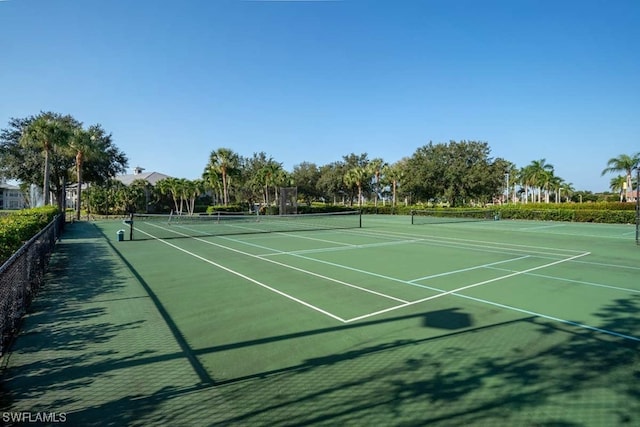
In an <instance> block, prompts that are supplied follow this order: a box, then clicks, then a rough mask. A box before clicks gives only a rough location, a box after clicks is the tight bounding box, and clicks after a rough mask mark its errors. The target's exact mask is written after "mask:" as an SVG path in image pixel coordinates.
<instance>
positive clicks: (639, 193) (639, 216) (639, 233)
mask: <svg viewBox="0 0 640 427" xmlns="http://www.w3.org/2000/svg"><path fill="white" fill-rule="evenodd" d="M636 173H637V177H636V245H640V165H638V167H636Z"/></svg>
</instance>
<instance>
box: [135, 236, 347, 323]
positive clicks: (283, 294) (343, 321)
mask: <svg viewBox="0 0 640 427" xmlns="http://www.w3.org/2000/svg"><path fill="white" fill-rule="evenodd" d="M138 232H140V233H144V234H146V235H147V236H150V237H152V238H154V239H155V240H157V241H159V242H162V243H164V244H165V245H168V246H171V247H172V248H174V249H177V250H179V251H181V252H184V253H185V254H187V255H191V256H192V257H194V258H197V259H199V260H201V261H204V262H206V263H208V264H211V265H213V266H215V267H218V268H219V269H221V270H224V271H226V272H228V273H231V274H234V275H236V276H238V277H241V278H243V279H245V280H247V281H249V282H251V283H254V284H256V285H258V286H261V287H263V288H265V289H268V290H269V291H271V292H275V293H276V294H278V295H281V296H283V297H285V298H288V299H290V300H292V301H295V302H297V303H298V304H302V305H304V306H305V307H308V308H310V309H312V310H315V311H317V312H319V313H322V314H324V315H325V316H329V317H331V318H333V319H336V320H338V321H340V322H342V323H345V320H344V319H343V318H341V317H339V316H336V315H335V314H333V313H329V312H328V311H326V310H323V309H321V308H320V307H316V306H315V305H313V304H309V303H308V302H306V301H303V300H301V299H299V298H296V297H294V296H292V295H289V294H287V293H285V292H282V291H279V290H278V289H275V288H272V287H271V286H269V285H266V284H264V283H262V282H259V281H257V280H256V279H253V278H251V277H249V276H247V275H246V274H242V273H240V272H238V271H235V270H233V269H231V268H228V267H225V266H224V265H221V264H218V263H217V262H214V261H211V260H210V259H207V258H204V257H202V256H200V255H198V254H195V253H193V252H191V251H188V250H186V249H183V248H181V247H179V246H176V245H174V244H173V243H169V242H167V241H166V240H163V239H158V238H157V237H155V236H154V235H152V234H149V233H146V232H144V231H141V230H138Z"/></svg>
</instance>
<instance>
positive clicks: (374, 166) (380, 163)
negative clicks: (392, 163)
mask: <svg viewBox="0 0 640 427" xmlns="http://www.w3.org/2000/svg"><path fill="white" fill-rule="evenodd" d="M387 166H388V165H387V164H386V163H385V161H384V160H382V159H379V158H376V159H373V160H371V162H369V167H370V170H371V172H373V177H374V179H375V183H376V186H375V190H374V194H375V196H374V200H375V203H374V204H375V206H376V207H377V206H378V195H379V194H380V177H381V176H382V173H383V171H384V170H385V168H386V167H387Z"/></svg>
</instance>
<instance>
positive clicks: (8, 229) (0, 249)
mask: <svg viewBox="0 0 640 427" xmlns="http://www.w3.org/2000/svg"><path fill="white" fill-rule="evenodd" d="M57 213H58V209H57V208H56V207H54V206H45V207H41V208H33V209H23V210H20V211H16V212H12V213H9V214H5V215H2V216H0V265H1V264H3V263H4V262H5V261H6V260H7V259H9V257H11V255H13V253H14V252H16V251H17V250H18V249H20V247H21V246H22V245H23V244H24V243H25V242H27V241H28V240H29V239H31V238H32V237H33V236H35V235H36V234H38V232H39V231H40V230H42V229H43V228H44V227H46V226H47V225H48V224H49V223H50V222H51V221H52V220H53V218H54V217H55V216H56V214H57Z"/></svg>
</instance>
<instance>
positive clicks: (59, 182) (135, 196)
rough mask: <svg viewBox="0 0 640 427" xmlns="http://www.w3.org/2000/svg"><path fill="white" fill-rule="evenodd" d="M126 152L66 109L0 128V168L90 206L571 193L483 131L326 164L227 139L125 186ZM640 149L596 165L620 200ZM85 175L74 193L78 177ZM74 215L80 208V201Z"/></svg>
mask: <svg viewBox="0 0 640 427" xmlns="http://www.w3.org/2000/svg"><path fill="white" fill-rule="evenodd" d="M127 163H128V160H127V157H126V155H125V154H124V153H123V152H122V151H120V150H119V149H118V148H117V147H116V146H115V144H114V143H113V138H112V135H111V134H110V133H107V132H106V131H105V130H104V129H103V128H102V127H101V126H100V125H99V124H96V125H91V126H88V127H85V126H84V125H83V124H82V123H80V122H79V121H77V120H75V119H74V118H73V117H71V116H69V115H67V116H63V115H60V114H57V113H52V112H42V113H40V114H39V115H37V116H30V117H26V118H22V119H19V118H14V119H11V120H10V121H9V126H8V127H7V128H5V129H3V130H1V131H0V176H3V177H5V178H9V179H16V180H18V181H20V182H21V183H22V184H23V185H29V184H35V185H42V191H43V194H44V197H45V204H47V203H48V202H49V201H48V197H49V194H53V195H54V197H55V199H56V203H57V204H58V206H59V207H60V208H63V207H64V193H65V188H66V186H68V185H69V184H75V186H76V187H77V189H78V190H77V191H78V192H79V193H80V194H78V196H79V199H78V200H82V202H83V203H84V205H85V206H86V207H87V208H89V209H91V210H93V211H94V212H97V211H102V212H107V213H108V212H129V211H143V212H147V211H157V210H166V209H172V210H174V211H177V212H185V213H193V212H194V211H195V210H196V204H197V203H198V201H200V204H203V203H204V204H209V205H219V206H229V205H242V206H254V205H256V204H260V205H263V206H270V205H277V203H278V198H279V191H278V190H279V188H281V187H294V186H295V187H297V194H298V199H299V200H300V201H301V202H304V203H306V204H311V203H313V202H323V203H331V204H343V205H349V206H362V204H364V203H368V204H373V205H374V206H378V204H380V203H382V204H390V205H393V206H395V205H396V204H398V203H406V204H419V203H424V204H427V203H430V204H442V203H446V204H448V205H449V206H468V205H485V204H487V203H506V202H510V203H513V202H522V203H529V202H547V203H550V202H562V201H569V200H570V199H571V197H572V196H573V195H574V194H576V193H577V192H576V190H575V189H574V188H573V184H571V183H570V182H567V181H565V180H564V179H563V178H561V177H559V176H558V175H557V174H556V173H555V170H554V166H553V165H552V164H550V163H547V161H546V159H539V160H534V161H532V162H531V163H530V164H529V165H526V166H524V167H521V168H517V167H516V165H515V164H513V163H512V162H509V161H508V160H505V159H502V158H493V157H492V156H491V149H490V147H489V145H488V143H486V142H482V141H449V142H448V143H437V144H436V143H433V142H429V143H428V144H426V145H424V146H422V147H419V148H417V149H416V150H415V152H414V153H413V154H412V155H411V156H408V157H404V158H402V159H401V160H399V161H397V162H394V163H388V162H386V161H385V160H384V159H381V158H369V156H368V154H367V153H361V154H355V153H351V154H347V155H343V156H342V158H341V159H339V160H336V161H334V162H331V163H329V164H325V165H317V164H315V163H313V162H302V163H300V164H298V165H295V166H294V167H293V170H292V171H286V170H284V167H283V165H282V163H280V162H278V161H276V160H275V159H273V158H272V157H271V156H269V155H268V154H267V153H265V152H260V153H253V155H251V156H248V157H245V156H243V155H241V154H239V153H236V152H235V151H234V150H233V149H231V148H224V147H223V148H217V149H215V150H213V151H211V153H210V155H209V158H208V159H206V160H205V161H203V163H205V165H204V168H203V169H201V170H202V172H201V178H199V179H196V180H187V179H184V178H168V179H165V180H162V181H160V182H158V183H157V185H156V186H155V187H153V186H151V185H149V183H147V182H146V181H134V182H133V183H132V184H131V185H129V186H125V185H123V184H122V183H121V182H119V181H118V180H116V179H115V178H116V177H117V175H119V174H122V173H124V172H125V171H126V167H127ZM639 164H640V153H637V154H634V155H620V156H618V157H616V158H612V159H610V160H609V161H608V162H607V167H606V168H605V169H604V170H603V171H602V174H603V175H604V174H606V173H612V172H623V173H624V176H622V175H620V176H617V177H615V178H613V179H612V180H611V189H612V190H613V191H615V192H619V194H620V198H621V200H623V198H624V196H625V195H626V192H627V190H630V189H631V188H633V186H634V185H637V183H635V182H634V180H633V176H632V171H633V170H634V169H636V168H638V165H639ZM85 183H87V184H90V187H89V189H88V190H87V191H86V194H84V195H81V194H82V188H83V184H85ZM77 205H78V206H77V207H76V215H77V216H78V217H79V215H80V203H78V204H77Z"/></svg>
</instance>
